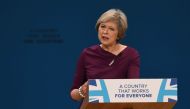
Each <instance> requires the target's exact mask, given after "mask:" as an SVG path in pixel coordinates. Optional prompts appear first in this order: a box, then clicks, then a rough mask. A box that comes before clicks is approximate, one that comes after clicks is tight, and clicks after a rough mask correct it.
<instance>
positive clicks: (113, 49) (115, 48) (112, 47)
mask: <svg viewBox="0 0 190 109" xmlns="http://www.w3.org/2000/svg"><path fill="white" fill-rule="evenodd" d="M100 46H101V47H102V48H103V49H104V50H105V51H108V52H110V53H113V54H117V51H118V50H119V48H120V44H119V43H115V44H113V45H103V44H101V45H100Z"/></svg>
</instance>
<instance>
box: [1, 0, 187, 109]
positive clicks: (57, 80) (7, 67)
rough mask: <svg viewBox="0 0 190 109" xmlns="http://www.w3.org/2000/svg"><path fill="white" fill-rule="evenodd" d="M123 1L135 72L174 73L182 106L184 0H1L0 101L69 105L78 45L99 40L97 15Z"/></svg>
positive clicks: (24, 107) (5, 105)
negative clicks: (134, 54) (138, 57)
mask: <svg viewBox="0 0 190 109" xmlns="http://www.w3.org/2000/svg"><path fill="white" fill-rule="evenodd" d="M110 8H119V9H122V10H123V11H124V12H125V13H126V14H127V16H128V23H129V29H128V31H127V33H126V34H127V37H126V38H125V39H124V40H123V43H125V44H127V45H129V46H132V47H135V48H136V49H137V50H138V51H139V53H140V54H141V61H142V62H141V78H171V77H176V78H178V84H179V87H178V88H179V89H178V90H179V92H178V93H179V101H178V103H177V104H176V106H175V109H186V108H187V106H188V102H189V100H188V97H190V94H189V92H190V90H189V89H188V88H187V87H188V84H189V83H190V81H189V77H188V76H189V67H190V66H189V61H190V58H189V55H190V49H189V44H188V43H189V40H190V38H189V36H190V31H189V25H190V21H189V19H190V1H189V0H145V1H144V0H113V1H110V0H109V1H92V0H89V1H79V0H78V1H77V0H76V1H74V0H67V1H66V0H6V1H1V2H0V83H1V85H0V91H1V93H0V100H1V101H0V108H1V109H66V107H67V109H76V107H77V106H78V105H79V104H78V103H77V102H74V101H72V100H71V99H70V96H69V93H70V92H69V90H70V87H71V84H72V80H73V75H74V71H75V67H76V61H77V58H78V57H79V54H80V52H81V50H82V49H83V48H85V47H88V46H90V45H93V44H97V43H98V39H97V33H96V30H95V29H94V26H95V23H96V20H97V19H98V17H99V16H100V15H101V14H102V13H103V12H105V11H106V10H108V9H110Z"/></svg>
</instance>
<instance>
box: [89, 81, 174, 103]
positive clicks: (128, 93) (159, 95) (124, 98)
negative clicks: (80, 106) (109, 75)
mask: <svg viewBox="0 0 190 109" xmlns="http://www.w3.org/2000/svg"><path fill="white" fill-rule="evenodd" d="M88 84H89V92H88V94H89V96H88V102H89V103H122V102H129V103H130V102H133V103H134V102H177V79H176V78H170V79H91V80H89V82H88Z"/></svg>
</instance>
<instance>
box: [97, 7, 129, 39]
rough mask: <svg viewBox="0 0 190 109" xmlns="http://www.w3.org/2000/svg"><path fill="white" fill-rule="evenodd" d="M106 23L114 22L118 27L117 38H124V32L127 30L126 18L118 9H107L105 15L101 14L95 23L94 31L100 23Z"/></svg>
mask: <svg viewBox="0 0 190 109" xmlns="http://www.w3.org/2000/svg"><path fill="white" fill-rule="evenodd" d="M107 21H116V23H117V25H118V38H119V39H121V38H123V37H124V36H125V32H126V30H127V28H128V24H127V17H126V15H125V14H124V13H123V12H122V11H121V10H120V9H109V10H108V11H106V12H105V13H103V14H102V15H101V16H100V18H99V19H98V20H97V22H96V26H95V27H96V30H97V31H98V28H99V26H100V24H101V23H104V22H107Z"/></svg>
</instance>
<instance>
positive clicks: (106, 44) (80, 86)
mask: <svg viewBox="0 0 190 109" xmlns="http://www.w3.org/2000/svg"><path fill="white" fill-rule="evenodd" d="M127 26H128V25H127V18H126V16H125V14H124V13H123V12H122V11H121V10H119V9H110V10H108V11H106V12H105V13H103V14H102V15H101V16H100V18H99V19H98V21H97V23H96V29H97V31H98V39H99V41H100V43H101V44H98V45H94V46H91V47H89V48H86V49H84V50H83V52H82V53H81V56H80V58H79V61H78V64H77V69H76V74H75V77H74V83H73V86H72V89H71V97H72V98H73V99H74V100H81V99H83V98H85V96H86V94H87V80H88V79H126V78H139V69H140V56H139V54H138V52H137V51H136V50H135V49H134V48H131V47H129V46H127V45H123V44H121V43H120V42H119V41H120V40H121V39H122V38H123V37H124V36H125V31H126V29H127Z"/></svg>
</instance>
